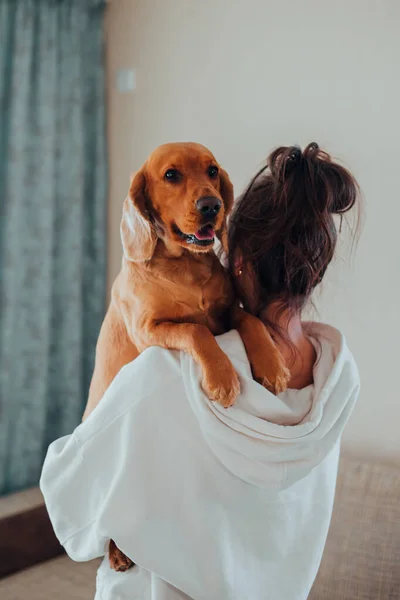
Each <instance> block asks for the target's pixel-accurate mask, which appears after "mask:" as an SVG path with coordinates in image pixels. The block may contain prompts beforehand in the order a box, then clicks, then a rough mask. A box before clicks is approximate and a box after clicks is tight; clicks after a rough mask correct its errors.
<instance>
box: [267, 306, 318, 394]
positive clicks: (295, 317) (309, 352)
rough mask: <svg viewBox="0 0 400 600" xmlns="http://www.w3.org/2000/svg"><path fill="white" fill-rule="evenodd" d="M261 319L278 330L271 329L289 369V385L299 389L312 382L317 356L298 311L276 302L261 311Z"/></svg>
mask: <svg viewBox="0 0 400 600" xmlns="http://www.w3.org/2000/svg"><path fill="white" fill-rule="evenodd" d="M261 320H262V321H263V322H264V323H265V324H266V325H267V326H270V325H271V324H272V325H273V328H274V329H276V331H277V332H278V334H277V335H276V334H275V333H274V331H271V333H272V334H273V336H274V339H275V343H276V345H277V346H278V348H279V350H280V351H281V354H282V356H283V358H284V359H285V361H286V364H287V366H288V368H289V369H290V373H291V381H290V383H289V387H291V388H296V389H301V388H302V387H305V386H306V385H309V384H310V383H312V382H313V367H314V364H315V361H316V358H317V356H316V351H315V348H314V346H313V344H312V343H311V342H310V340H309V338H308V337H307V336H306V335H305V333H304V329H303V325H302V321H301V313H300V311H297V312H295V313H292V312H291V311H289V310H287V309H284V308H282V305H280V304H277V303H276V304H272V305H270V306H269V307H268V308H267V309H265V310H264V311H263V312H262V313H261ZM280 332H281V333H280Z"/></svg>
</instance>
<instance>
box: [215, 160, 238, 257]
mask: <svg viewBox="0 0 400 600" xmlns="http://www.w3.org/2000/svg"><path fill="white" fill-rule="evenodd" d="M219 193H220V194H221V197H222V199H223V201H224V208H225V218H224V222H223V224H222V227H221V230H220V231H219V232H218V234H217V237H218V239H219V241H220V242H221V246H222V249H223V251H224V252H225V254H228V226H227V217H228V215H229V213H230V212H231V211H232V208H233V202H234V196H233V185H232V182H231V180H230V179H229V176H228V173H227V172H226V171H224V169H220V171H219Z"/></svg>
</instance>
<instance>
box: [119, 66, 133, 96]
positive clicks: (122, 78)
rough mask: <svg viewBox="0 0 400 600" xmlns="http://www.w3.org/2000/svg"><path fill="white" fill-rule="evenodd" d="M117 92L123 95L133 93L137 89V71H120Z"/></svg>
mask: <svg viewBox="0 0 400 600" xmlns="http://www.w3.org/2000/svg"><path fill="white" fill-rule="evenodd" d="M116 84H117V90H118V91H119V92H121V93H122V94H125V93H128V92H133V91H134V90H135V89H136V70H135V69H119V70H118V71H117V77H116Z"/></svg>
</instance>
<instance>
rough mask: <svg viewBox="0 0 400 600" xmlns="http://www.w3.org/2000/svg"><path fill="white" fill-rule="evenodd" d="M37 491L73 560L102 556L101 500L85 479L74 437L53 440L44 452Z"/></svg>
mask: <svg viewBox="0 0 400 600" xmlns="http://www.w3.org/2000/svg"><path fill="white" fill-rule="evenodd" d="M40 489H41V491H42V494H43V496H44V499H45V503H46V507H47V510H48V513H49V516H50V520H51V523H52V525H53V528H54V531H55V534H56V536H57V538H58V540H59V541H60V543H61V545H62V546H64V548H65V550H66V552H67V554H68V555H69V556H70V557H71V558H72V559H73V560H76V561H86V560H92V559H93V558H96V557H98V556H103V555H104V553H105V549H106V546H107V543H108V539H107V538H106V537H103V536H101V535H100V534H99V531H98V526H97V524H98V520H99V513H100V510H101V506H102V498H101V496H100V495H99V493H98V492H97V490H96V487H95V484H94V482H93V481H92V479H91V478H90V476H89V472H88V469H87V468H86V465H85V463H84V460H83V456H82V451H81V448H80V446H79V442H78V440H77V438H76V436H75V434H72V435H68V436H65V437H62V438H60V439H59V440H56V441H55V442H53V443H52V444H51V446H50V447H49V449H48V452H47V456H46V459H45V462H44V465H43V471H42V476H41V479H40Z"/></svg>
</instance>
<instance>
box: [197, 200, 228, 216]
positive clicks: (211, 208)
mask: <svg viewBox="0 0 400 600" xmlns="http://www.w3.org/2000/svg"><path fill="white" fill-rule="evenodd" d="M221 206H222V202H221V200H220V199H219V198H215V197H214V196H206V197H205V198H200V200H197V202H196V208H197V210H198V211H199V213H201V214H202V215H203V217H209V218H212V217H215V216H216V215H217V214H218V213H219V211H220V210H221Z"/></svg>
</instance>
